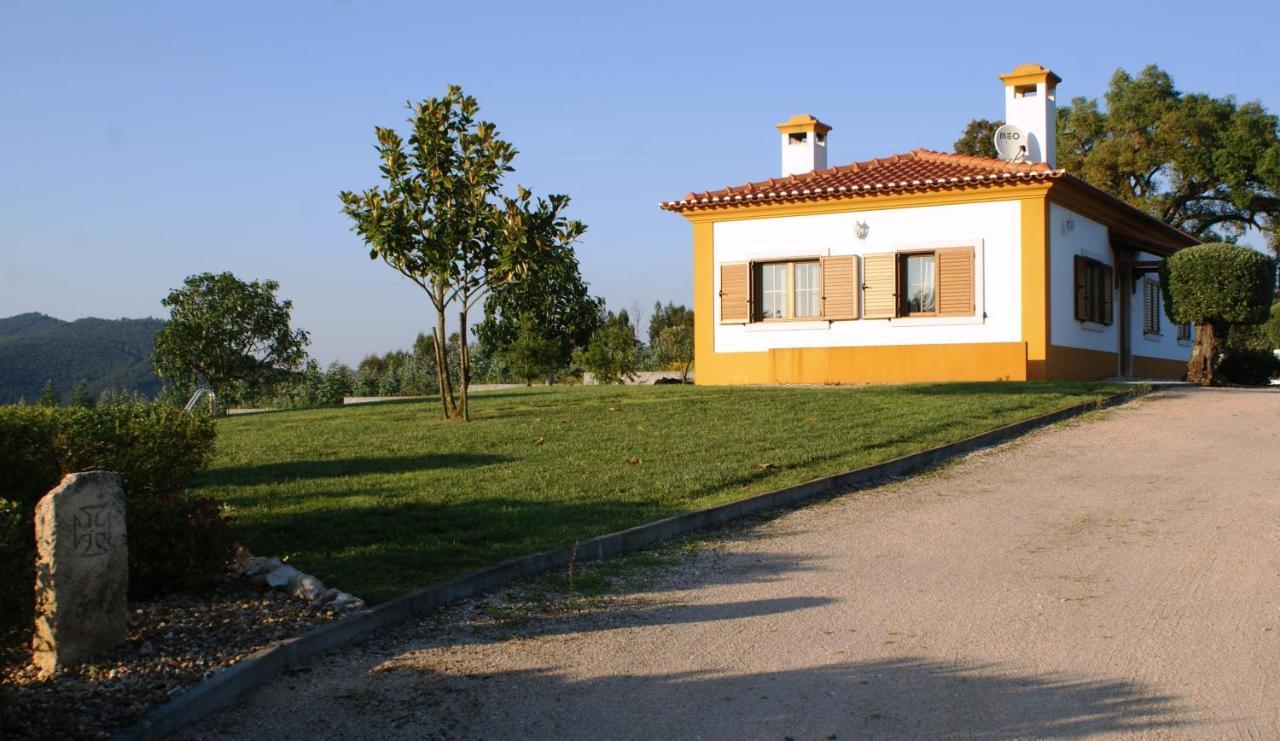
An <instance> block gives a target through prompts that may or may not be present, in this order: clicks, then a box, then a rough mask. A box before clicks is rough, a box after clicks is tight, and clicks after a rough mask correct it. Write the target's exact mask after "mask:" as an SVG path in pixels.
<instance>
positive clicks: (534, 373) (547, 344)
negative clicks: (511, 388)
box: [502, 314, 564, 386]
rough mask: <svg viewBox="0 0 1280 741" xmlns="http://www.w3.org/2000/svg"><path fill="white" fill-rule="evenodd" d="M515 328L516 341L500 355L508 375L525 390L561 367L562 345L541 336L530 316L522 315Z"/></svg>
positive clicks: (538, 327)
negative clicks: (523, 385)
mask: <svg viewBox="0 0 1280 741" xmlns="http://www.w3.org/2000/svg"><path fill="white" fill-rule="evenodd" d="M518 325H519V329H518V331H517V333H516V337H515V340H514V341H512V342H511V343H510V344H509V345H507V346H506V348H505V349H504V350H503V351H502V359H503V361H504V362H505V363H506V365H507V368H508V369H509V370H510V372H511V374H512V375H513V376H515V377H516V378H519V379H520V380H522V381H524V382H525V385H526V386H528V385H531V384H532V383H533V382H534V380H536V379H538V378H543V377H545V376H547V375H548V374H550V373H552V372H553V371H555V370H556V369H557V368H561V367H563V366H564V362H563V361H564V355H563V345H562V344H561V342H560V341H559V340H557V339H555V338H552V337H548V336H546V335H544V334H543V331H542V328H541V327H540V326H539V323H538V322H537V321H536V320H535V319H534V318H533V316H532V315H530V314H523V315H521V316H520V318H519V321H518Z"/></svg>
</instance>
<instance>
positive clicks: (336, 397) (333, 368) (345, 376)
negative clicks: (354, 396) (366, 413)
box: [323, 360, 356, 404]
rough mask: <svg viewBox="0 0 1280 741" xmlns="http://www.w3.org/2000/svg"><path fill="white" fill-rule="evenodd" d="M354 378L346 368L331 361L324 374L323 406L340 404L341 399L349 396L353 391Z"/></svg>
mask: <svg viewBox="0 0 1280 741" xmlns="http://www.w3.org/2000/svg"><path fill="white" fill-rule="evenodd" d="M355 385H356V376H355V374H354V373H352V372H351V369H350V368H348V367H347V366H345V365H343V364H342V363H339V362H338V361H336V360H335V361H333V362H332V363H330V364H329V367H328V368H327V369H326V370H325V372H324V393H323V400H324V403H325V404H341V403H342V397H344V396H350V395H351V392H352V391H353V390H354V389H355Z"/></svg>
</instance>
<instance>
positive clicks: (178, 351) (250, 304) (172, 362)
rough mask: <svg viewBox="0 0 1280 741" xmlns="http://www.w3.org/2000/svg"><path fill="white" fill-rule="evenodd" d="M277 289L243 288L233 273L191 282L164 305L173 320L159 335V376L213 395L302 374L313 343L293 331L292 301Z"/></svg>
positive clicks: (267, 285)
mask: <svg viewBox="0 0 1280 741" xmlns="http://www.w3.org/2000/svg"><path fill="white" fill-rule="evenodd" d="M279 289H280V284H279V283H276V282H275V281H273V280H262V281H257V280H255V281H253V282H252V283H246V282H244V281H242V280H240V279H239V278H237V277H235V276H234V275H232V274H231V273H219V274H217V275H215V274H213V273H201V274H199V275H193V276H191V277H189V278H187V279H186V280H185V281H184V282H183V287H182V288H175V289H174V290H172V291H170V292H169V295H168V296H166V297H165V298H164V300H163V301H161V302H160V303H162V304H163V305H164V306H165V307H167V308H168V309H169V315H170V316H169V322H168V323H167V324H165V325H164V328H163V329H161V330H160V333H159V334H158V335H156V344H155V351H154V353H153V355H152V358H151V362H152V363H153V364H154V365H155V368H156V373H157V374H158V375H159V376H160V377H161V378H163V379H165V380H167V381H169V382H171V383H175V384H178V385H181V386H193V385H197V384H205V385H207V386H208V387H209V388H211V389H212V390H213V391H214V393H215V395H216V394H219V393H222V392H224V391H225V390H226V389H227V388H228V387H229V386H230V385H231V384H235V383H242V384H245V385H246V386H248V387H251V388H252V387H254V386H257V385H259V384H262V383H265V382H269V381H270V380H272V379H273V378H274V377H276V376H278V375H279V374H280V373H282V372H288V371H296V370H298V369H299V368H301V367H302V364H303V363H304V362H305V361H306V358H307V353H306V346H307V342H308V340H309V338H308V335H307V333H306V332H305V331H304V330H301V329H292V328H291V327H290V325H289V321H290V312H291V311H292V310H293V302H292V301H288V300H285V301H280V300H278V299H277V298H276V291H278V290H279Z"/></svg>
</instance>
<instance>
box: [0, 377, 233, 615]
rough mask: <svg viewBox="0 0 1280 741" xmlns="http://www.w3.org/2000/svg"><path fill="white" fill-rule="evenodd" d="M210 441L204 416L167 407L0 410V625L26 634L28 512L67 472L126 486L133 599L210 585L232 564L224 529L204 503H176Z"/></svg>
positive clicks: (30, 560) (209, 451) (120, 404)
mask: <svg viewBox="0 0 1280 741" xmlns="http://www.w3.org/2000/svg"><path fill="white" fill-rule="evenodd" d="M214 435H215V431H214V427H213V422H212V421H211V420H210V419H208V418H207V417H205V416H203V415H199V414H190V413H187V412H183V411H182V410H180V409H177V408H175V407H172V406H170V405H167V404H149V403H140V402H133V401H116V402H112V403H106V404H102V405H100V406H99V407H98V408H96V409H84V408H78V407H76V408H71V407H40V406H0V584H3V585H4V587H3V589H2V590H0V610H3V612H2V613H0V626H3V627H4V628H5V630H6V632H8V630H10V629H12V628H13V627H15V626H18V627H21V626H22V625H23V624H24V623H26V624H28V625H29V621H30V616H31V608H32V606H33V593H32V584H33V572H34V551H35V529H34V523H33V515H34V512H35V505H36V502H38V501H39V500H40V498H41V497H43V496H44V495H45V494H46V493H48V491H49V490H50V489H52V488H53V487H55V486H57V484H58V482H59V481H60V480H61V479H62V477H63V476H64V475H66V474H68V473H72V472H75V471H88V470H95V469H99V470H110V471H115V472H117V473H119V474H120V476H121V478H122V479H123V481H124V488H125V495H126V497H127V498H128V511H129V521H130V532H129V541H130V543H129V550H130V553H129V572H130V573H129V581H130V583H129V591H130V594H131V595H132V596H140V595H149V594H157V593H163V592H167V591H180V590H187V589H192V588H199V587H200V586H202V585H203V584H204V583H207V580H208V579H211V578H214V577H216V576H217V575H218V574H219V573H220V569H219V568H218V567H219V566H221V565H222V564H225V562H226V560H227V558H228V557H229V556H230V540H229V537H228V535H227V533H226V525H225V523H224V522H223V521H222V517H221V515H220V514H219V513H218V511H217V508H216V506H214V505H213V503H212V502H209V501H208V500H203V499H199V498H194V497H188V496H185V495H183V494H182V492H183V490H184V489H185V488H186V485H187V482H188V481H189V479H190V478H191V476H192V474H194V473H195V472H196V471H198V470H199V469H200V468H202V467H203V466H204V465H205V464H206V463H207V462H208V461H209V458H210V457H211V456H212V455H213V444H214ZM170 531H173V532H170ZM178 536H180V537H178Z"/></svg>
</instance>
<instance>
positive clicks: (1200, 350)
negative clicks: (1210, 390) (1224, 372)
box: [1187, 322, 1219, 386]
mask: <svg viewBox="0 0 1280 741" xmlns="http://www.w3.org/2000/svg"><path fill="white" fill-rule="evenodd" d="M1218 330H1219V327H1217V326H1216V325H1215V324H1214V323H1213V322H1204V323H1202V324H1199V325H1198V326H1197V327H1196V343H1195V347H1193V348H1192V349H1191V362H1190V363H1188V364H1187V380H1188V381H1191V382H1192V383H1198V384H1200V385H1201V386H1212V385H1214V383H1215V382H1216V381H1217V379H1216V378H1215V375H1214V374H1215V372H1216V371H1217V369H1218V334H1219V331H1218Z"/></svg>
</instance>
